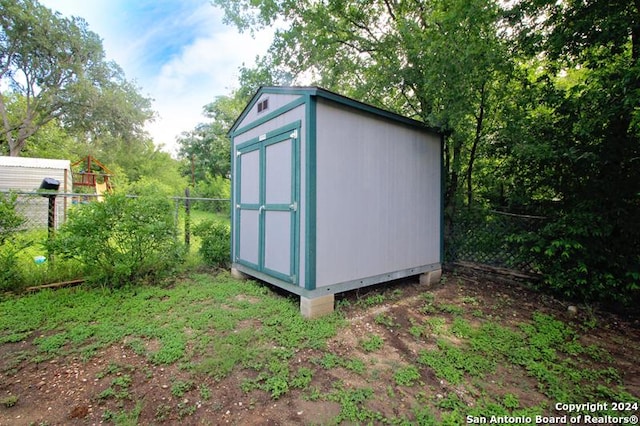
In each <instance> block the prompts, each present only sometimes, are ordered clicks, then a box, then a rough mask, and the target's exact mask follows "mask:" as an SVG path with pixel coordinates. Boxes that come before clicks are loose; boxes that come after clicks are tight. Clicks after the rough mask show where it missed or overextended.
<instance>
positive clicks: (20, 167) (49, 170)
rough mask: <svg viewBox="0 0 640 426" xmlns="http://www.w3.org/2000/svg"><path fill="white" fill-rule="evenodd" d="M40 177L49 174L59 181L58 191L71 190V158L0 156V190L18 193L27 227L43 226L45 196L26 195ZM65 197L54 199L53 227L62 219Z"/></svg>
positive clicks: (45, 218)
mask: <svg viewBox="0 0 640 426" xmlns="http://www.w3.org/2000/svg"><path fill="white" fill-rule="evenodd" d="M44 178H53V179H56V180H57V181H59V182H60V188H59V190H58V192H61V193H67V192H70V191H71V187H72V180H71V162H70V161H69V160H52V159H49V158H27V157H1V156H0V191H1V192H8V191H13V192H17V193H19V196H18V208H19V209H20V211H21V213H22V214H23V215H24V216H26V219H27V222H26V226H27V227H29V228H40V227H43V228H46V227H47V224H48V200H47V199H46V198H44V197H41V196H37V195H29V194H28V193H33V192H36V191H37V190H38V188H40V184H41V183H42V180H43V179H44ZM67 204H68V203H67V198H66V197H57V199H56V211H57V212H58V213H57V215H56V222H55V225H56V227H57V226H59V225H60V224H61V223H63V222H64V219H65V217H66V210H67Z"/></svg>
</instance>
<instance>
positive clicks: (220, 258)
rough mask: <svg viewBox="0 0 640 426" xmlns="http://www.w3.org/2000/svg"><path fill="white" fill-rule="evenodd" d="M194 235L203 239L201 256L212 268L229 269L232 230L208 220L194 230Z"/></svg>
mask: <svg viewBox="0 0 640 426" xmlns="http://www.w3.org/2000/svg"><path fill="white" fill-rule="evenodd" d="M193 233H194V235H197V236H198V237H201V238H202V244H201V245H200V250H199V251H200V254H201V255H202V258H203V259H204V261H205V262H206V263H207V264H208V265H211V266H218V267H223V268H224V267H227V266H228V265H229V261H230V258H231V228H230V227H229V225H228V224H226V223H224V222H219V221H213V220H207V221H204V222H201V223H199V224H198V225H197V226H196V227H195V228H194V232H193Z"/></svg>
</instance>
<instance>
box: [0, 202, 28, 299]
mask: <svg viewBox="0 0 640 426" xmlns="http://www.w3.org/2000/svg"><path fill="white" fill-rule="evenodd" d="M17 199H18V197H17V195H16V194H11V193H9V194H5V193H0V292H2V291H9V290H14V289H15V288H16V287H17V284H18V283H20V282H21V281H22V273H21V270H20V265H19V263H18V262H19V261H18V255H19V254H20V252H21V251H22V250H24V249H25V248H26V247H27V246H28V245H29V243H24V244H21V243H19V242H17V241H16V239H15V238H14V236H15V234H16V232H17V231H18V229H19V228H20V226H22V224H23V223H24V222H25V219H24V218H23V217H22V216H21V215H20V214H19V213H18V212H17V211H16V203H17Z"/></svg>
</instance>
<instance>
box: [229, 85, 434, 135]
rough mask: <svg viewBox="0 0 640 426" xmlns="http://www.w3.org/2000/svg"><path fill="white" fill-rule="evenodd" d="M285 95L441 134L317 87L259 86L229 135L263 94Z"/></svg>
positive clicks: (383, 110) (425, 126) (418, 122)
mask: <svg viewBox="0 0 640 426" xmlns="http://www.w3.org/2000/svg"><path fill="white" fill-rule="evenodd" d="M265 93H266V94H286V95H307V96H315V97H319V98H323V99H328V100H330V101H333V102H336V103H338V104H341V105H344V106H347V107H349V108H354V109H357V110H361V111H364V112H367V113H370V114H373V115H376V116H379V117H384V118H386V119H389V120H392V121H396V122H400V123H403V124H405V125H409V126H413V127H418V128H422V129H424V130H426V131H430V132H433V133H437V134H441V133H442V132H440V131H439V130H438V129H436V128H434V127H429V126H427V125H426V124H425V123H423V122H422V121H418V120H414V119H411V118H408V117H405V116H402V115H400V114H396V113H394V112H391V111H387V110H385V109H382V108H378V107H375V106H373V105H369V104H366V103H364V102H360V101H357V100H355V99H352V98H349V97H346V96H343V95H340V94H337V93H335V92H331V91H329V90H326V89H323V88H321V87H317V86H261V87H260V88H259V89H258V90H257V91H256V93H255V94H254V95H253V97H252V98H251V101H249V103H248V104H247V106H246V107H245V108H244V110H243V111H242V113H241V114H240V116H239V117H238V118H237V119H236V121H235V122H234V123H233V125H232V126H231V129H230V130H229V134H231V133H233V132H234V131H235V130H236V129H237V127H238V126H239V125H240V123H241V122H242V120H243V119H244V117H245V116H246V115H247V114H248V112H249V111H251V109H252V108H253V106H254V105H255V103H256V102H257V101H258V99H259V98H260V96H262V95H263V94H265Z"/></svg>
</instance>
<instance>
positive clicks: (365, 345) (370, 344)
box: [359, 334, 384, 352]
mask: <svg viewBox="0 0 640 426" xmlns="http://www.w3.org/2000/svg"><path fill="white" fill-rule="evenodd" d="M359 345H360V346H361V347H362V349H364V351H365V352H375V351H377V350H378V349H380V348H382V346H384V340H383V339H382V337H380V336H378V335H377V334H370V335H369V337H367V338H366V339H362V340H360V342H359Z"/></svg>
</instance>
